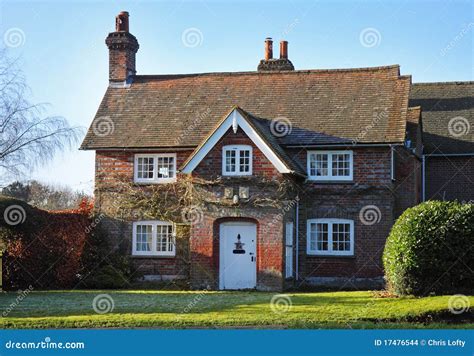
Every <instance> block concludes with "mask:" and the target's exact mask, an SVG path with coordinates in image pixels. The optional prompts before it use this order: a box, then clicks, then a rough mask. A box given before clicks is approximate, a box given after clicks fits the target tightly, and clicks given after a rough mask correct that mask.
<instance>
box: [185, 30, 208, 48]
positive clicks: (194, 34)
mask: <svg viewBox="0 0 474 356" xmlns="http://www.w3.org/2000/svg"><path fill="white" fill-rule="evenodd" d="M203 40H204V37H203V35H202V32H201V30H199V29H198V28H196V27H190V28H187V29H186V30H184V31H183V33H182V35H181V42H183V45H184V46H185V47H188V48H195V47H199V46H201V45H202V42H203Z"/></svg>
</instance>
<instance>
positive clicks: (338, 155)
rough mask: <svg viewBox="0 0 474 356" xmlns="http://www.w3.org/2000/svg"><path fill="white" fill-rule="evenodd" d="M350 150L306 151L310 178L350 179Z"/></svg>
mask: <svg viewBox="0 0 474 356" xmlns="http://www.w3.org/2000/svg"><path fill="white" fill-rule="evenodd" d="M352 171H353V159H352V151H308V177H309V179H311V180H334V181H338V180H343V181H344V180H345V181H349V180H352V176H353V174H352Z"/></svg>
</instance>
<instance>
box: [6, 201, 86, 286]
mask: <svg viewBox="0 0 474 356" xmlns="http://www.w3.org/2000/svg"><path fill="white" fill-rule="evenodd" d="M90 207H91V204H90V203H88V202H83V203H81V206H80V207H79V208H78V209H75V210H63V211H46V210H41V209H37V208H34V207H32V206H30V205H28V204H26V203H24V202H22V201H20V200H16V199H12V198H5V197H0V214H1V216H2V219H0V240H2V245H3V246H4V247H3V249H4V253H3V267H4V269H3V275H4V278H3V284H4V287H5V288H6V289H18V288H27V287H29V286H30V285H31V286H32V287H34V288H66V287H70V286H72V285H74V283H75V282H76V281H77V276H76V275H77V271H78V270H79V268H80V264H81V257H82V251H83V248H84V245H85V243H86V240H87V232H86V230H87V227H88V226H89V224H90V221H89V213H90Z"/></svg>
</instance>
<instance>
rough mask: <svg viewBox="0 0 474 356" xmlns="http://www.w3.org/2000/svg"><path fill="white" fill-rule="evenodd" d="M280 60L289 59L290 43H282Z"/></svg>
mask: <svg viewBox="0 0 474 356" xmlns="http://www.w3.org/2000/svg"><path fill="white" fill-rule="evenodd" d="M280 59H288V41H280Z"/></svg>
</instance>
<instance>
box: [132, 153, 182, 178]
mask: <svg viewBox="0 0 474 356" xmlns="http://www.w3.org/2000/svg"><path fill="white" fill-rule="evenodd" d="M160 157H172V158H173V163H174V166H173V170H174V176H173V177H170V178H158V158H160ZM138 158H153V178H138ZM176 173H177V172H176V153H153V154H150V153H139V154H135V159H134V165H133V180H134V182H135V183H152V184H160V183H172V182H176Z"/></svg>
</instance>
